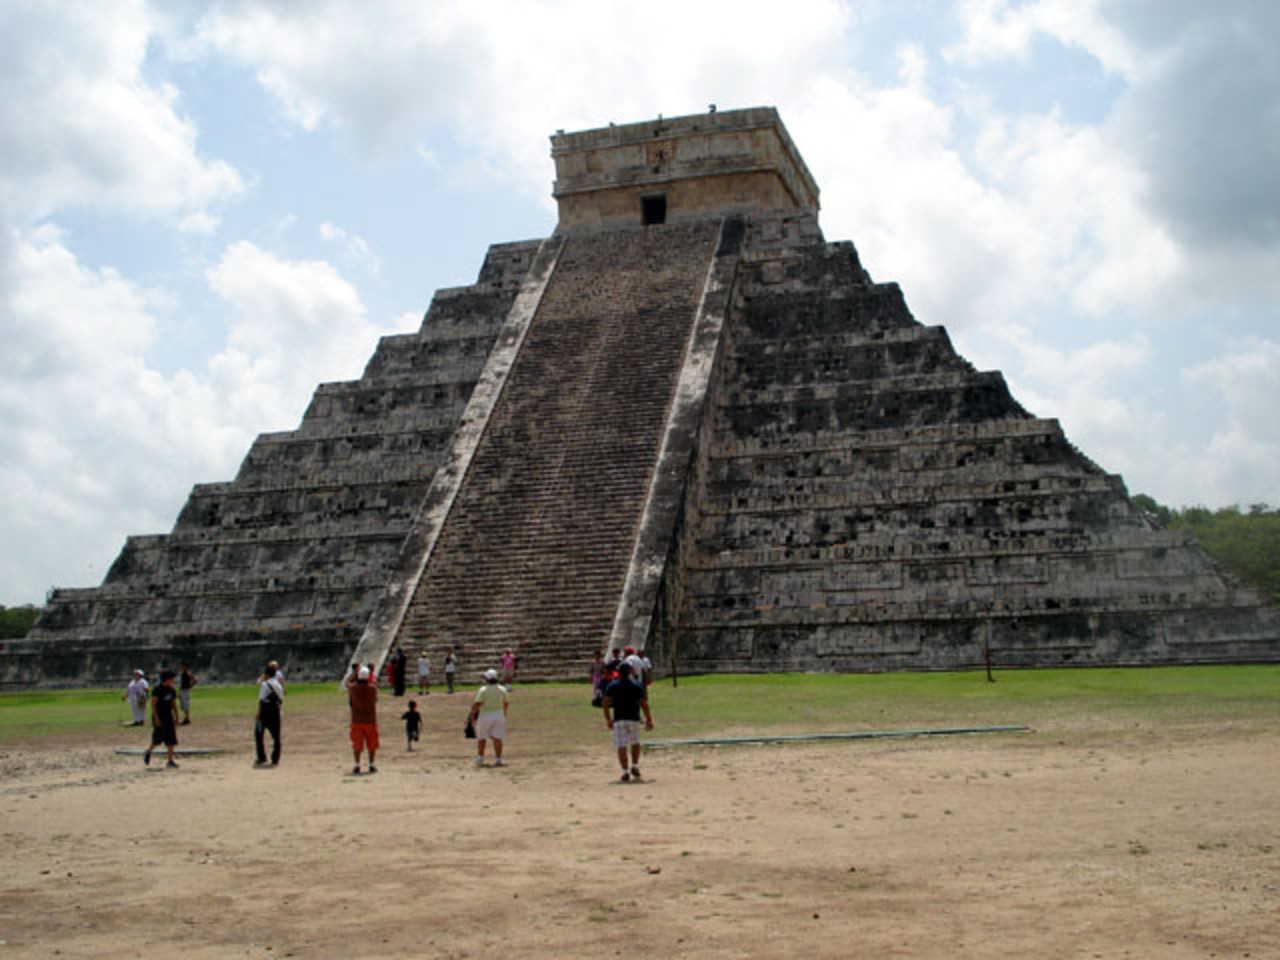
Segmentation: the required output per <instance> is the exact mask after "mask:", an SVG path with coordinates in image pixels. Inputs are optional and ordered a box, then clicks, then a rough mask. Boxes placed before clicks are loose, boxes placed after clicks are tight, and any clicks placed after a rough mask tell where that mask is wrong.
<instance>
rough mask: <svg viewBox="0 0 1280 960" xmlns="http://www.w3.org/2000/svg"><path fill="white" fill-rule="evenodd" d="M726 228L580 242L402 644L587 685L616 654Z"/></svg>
mask: <svg viewBox="0 0 1280 960" xmlns="http://www.w3.org/2000/svg"><path fill="white" fill-rule="evenodd" d="M719 228H720V224H719V221H717V220H702V221H697V222H691V223H683V224H667V225H663V226H651V227H633V228H623V229H617V230H611V231H607V232H600V233H579V234H571V235H569V236H568V237H567V238H566V239H565V242H564V247H563V249H562V251H561V252H560V254H559V260H558V262H557V264H556V267H555V272H554V274H553V275H552V277H551V279H550V282H549V283H548V285H547V287H546V290H545V293H544V294H543V296H542V300H541V303H540V305H539V307H538V310H537V313H536V315H535V316H534V319H533V321H532V323H531V325H530V326H529V329H528V333H527V335H526V337H525V340H524V343H523V345H522V347H521V349H520V352H519V356H518V359H517V360H516V362H515V365H514V367H513V368H512V370H511V372H510V375H509V378H508V380H507V383H506V386H505V388H504V389H503V392H502V395H501V398H500V400H499V401H498V404H497V407H496V409H495V410H494V411H493V413H492V415H491V416H490V418H489V422H488V424H487V425H486V427H485V431H484V434H483V437H482V438H481V440H480V443H479V446H478V447H477V449H476V451H475V454H474V458H473V459H472V461H471V465H470V468H469V471H468V473H467V475H466V477H465V480H464V482H463V484H462V486H461V489H460V490H459V492H458V494H457V497H456V499H455V501H454V503H453V506H452V509H451V511H450V512H449V514H448V518H447V520H446V521H445V523H444V527H443V529H442V530H441V532H440V534H439V539H438V542H437V543H436V546H435V549H434V550H433V552H432V554H431V556H430V559H429V561H428V564H427V567H426V570H425V572H424V573H423V575H422V577H421V579H420V580H419V582H418V585H417V589H416V593H415V595H414V599H413V601H412V603H411V604H410V606H409V608H408V611H407V613H406V615H405V617H404V620H403V622H402V624H401V627H400V630H399V633H398V635H397V642H398V643H400V644H401V645H402V646H404V647H405V648H406V649H420V648H426V649H428V650H429V651H430V652H431V654H432V655H433V659H434V660H435V662H437V663H439V662H440V659H441V654H442V652H443V649H444V647H445V646H446V645H452V646H453V647H455V649H456V650H457V652H458V654H459V656H460V658H461V660H462V662H463V664H464V666H465V669H466V671H467V675H468V676H474V674H475V673H478V672H479V671H481V670H483V669H484V668H486V667H488V666H493V665H496V663H497V658H498V656H499V654H500V653H501V651H502V650H504V649H505V648H507V647H511V648H512V649H514V650H515V651H516V653H517V655H518V656H519V659H520V668H521V672H522V673H527V674H529V675H534V676H539V677H544V678H545V677H558V676H572V677H577V676H579V675H585V672H586V670H587V666H588V664H589V662H590V659H591V656H592V654H593V653H594V652H595V651H597V650H600V649H602V648H603V647H604V645H605V644H606V643H607V641H608V638H609V633H610V629H611V627H612V625H613V620H614V616H615V613H616V610H617V607H618V602H619V597H620V595H621V593H622V587H623V583H624V580H625V579H626V576H627V569H628V564H629V562H630V560H631V556H632V550H633V546H634V543H635V539H636V535H637V530H638V528H639V525H640V521H641V513H642V510H643V508H644V504H645V498H646V495H647V492H648V490H649V485H650V480H651V478H652V476H653V471H654V463H655V461H656V459H657V456H658V451H659V447H660V444H661V442H662V437H663V429H664V426H665V424H666V420H667V415H668V411H669V409H670V407H671V404H672V397H673V392H674V387H675V384H676V382H677V379H678V377H679V375H680V370H681V363H682V360H683V358H684V354H685V350H686V346H687V343H688V340H689V337H690V331H691V329H692V326H693V322H694V320H695V317H696V316H697V314H698V308H699V302H700V298H701V296H702V293H703V288H704V283H705V281H706V277H707V273H708V267H709V265H710V263H711V260H712V257H713V254H714V252H715V248H716V242H717V238H718V236H719Z"/></svg>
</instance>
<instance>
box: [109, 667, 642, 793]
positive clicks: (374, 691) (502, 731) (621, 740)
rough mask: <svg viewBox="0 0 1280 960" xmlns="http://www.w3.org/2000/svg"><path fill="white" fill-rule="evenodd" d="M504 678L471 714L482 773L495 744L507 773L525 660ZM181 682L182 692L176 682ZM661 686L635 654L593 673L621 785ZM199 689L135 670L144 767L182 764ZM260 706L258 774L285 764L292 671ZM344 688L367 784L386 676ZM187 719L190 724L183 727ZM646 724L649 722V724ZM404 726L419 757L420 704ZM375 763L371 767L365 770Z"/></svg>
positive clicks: (400, 677) (266, 692)
mask: <svg viewBox="0 0 1280 960" xmlns="http://www.w3.org/2000/svg"><path fill="white" fill-rule="evenodd" d="M407 661H408V657H407V655H406V654H405V652H404V651H403V650H402V649H401V648H400V647H398V646H397V647H396V648H395V650H394V651H393V653H392V655H391V656H390V657H389V658H388V661H387V664H388V666H387V671H386V676H387V680H388V683H389V684H390V686H391V690H392V692H393V693H394V695H395V696H404V693H405V688H406V669H407ZM500 664H501V668H502V670H501V673H499V671H498V670H497V669H494V668H489V669H487V670H485V671H484V672H483V674H481V683H480V686H479V689H478V690H477V691H476V695H475V697H474V699H473V700H472V702H471V708H470V711H469V712H468V714H467V722H466V726H465V731H464V732H465V734H466V736H468V737H473V738H475V740H476V755H475V759H474V761H473V762H474V763H475V765H476V766H481V767H482V766H485V765H486V763H487V760H486V746H487V745H488V744H489V743H492V744H493V758H494V763H493V765H494V766H495V767H502V766H505V763H506V761H505V760H504V759H503V747H504V743H505V740H506V721H507V715H508V712H509V710H510V706H511V700H510V690H511V687H512V685H513V683H514V681H515V674H516V666H517V658H516V656H515V653H514V652H513V651H512V650H510V649H508V650H506V651H505V652H504V653H503V654H502V656H501V658H500ZM457 669H458V658H457V656H456V655H455V653H454V650H453V648H452V647H449V648H447V651H446V654H445V660H444V672H445V680H446V683H447V685H448V691H449V693H453V692H454V683H455V678H456V675H457ZM430 671H431V667H430V660H429V658H428V657H427V654H426V652H425V651H422V652H421V653H420V654H419V657H418V689H419V692H420V693H421V694H423V695H425V694H427V693H429V692H430V686H429V684H430ZM179 677H180V685H179V686H178V687H177V688H176V689H175V687H174V681H175V679H178V678H179ZM652 679H653V665H652V663H651V662H650V661H649V659H648V658H647V657H645V656H644V654H643V652H637V651H636V650H635V649H633V648H632V647H627V648H626V649H625V650H619V649H614V650H613V651H612V656H611V658H610V659H609V660H608V661H605V660H604V658H603V656H602V655H601V654H599V653H597V654H596V656H595V660H594V662H593V663H592V666H591V673H590V680H591V687H592V691H591V692H592V700H591V703H592V706H594V707H599V708H600V709H601V710H602V711H603V713H604V719H605V725H606V726H607V727H608V729H609V730H610V731H611V733H612V740H613V746H614V748H615V750H616V751H617V757H618V763H619V765H620V767H621V769H622V774H621V781H622V782H623V783H630V782H633V781H638V780H640V779H641V775H640V749H641V746H640V731H641V725H642V723H643V728H644V729H646V730H652V729H653V715H652V713H651V712H650V709H649V697H648V689H649V685H650V683H651V682H652ZM198 682H199V681H198V680H197V679H196V677H195V675H194V674H193V673H192V672H191V670H190V668H189V667H188V666H187V664H185V663H184V664H182V666H181V673H180V674H178V673H175V672H174V671H173V670H163V671H161V673H160V676H159V678H158V680H157V682H156V683H155V684H154V686H152V685H151V684H149V683H148V682H147V680H146V678H145V676H144V674H143V672H142V671H141V670H135V671H134V676H133V680H132V681H131V682H130V684H129V686H128V687H127V688H126V690H125V694H124V699H125V700H127V701H128V702H129V704H130V706H131V708H132V711H133V725H134V726H141V725H143V724H144V723H145V721H146V717H147V705H148V701H149V702H150V708H151V709H150V714H151V745H150V746H148V747H147V749H146V751H145V752H144V754H143V762H144V763H145V764H146V765H148V766H149V765H150V764H151V757H152V751H153V750H154V749H155V748H156V747H158V746H161V745H163V746H164V747H165V749H166V751H167V754H168V759H167V762H166V766H167V767H172V768H176V767H177V766H178V764H177V762H176V761H175V759H174V752H175V748H176V747H177V743H178V735H177V728H178V727H179V726H180V725H183V724H189V723H190V722H191V691H192V689H193V688H194V687H195V685H196V684H197V683H198ZM257 682H258V697H257V706H256V710H255V713H254V747H255V750H256V753H257V756H256V759H255V761H254V766H255V767H268V766H270V767H275V766H278V765H279V763H280V750H281V716H282V710H283V707H284V700H285V679H284V671H283V670H282V669H281V667H280V664H279V663H277V662H276V661H274V660H271V661H269V662H268V663H267V664H266V666H265V667H264V668H263V671H262V674H261V675H260V676H259V677H258V681H257ZM343 686H344V687H345V689H346V691H347V699H348V705H349V707H350V710H351V726H350V737H351V749H352V754H353V757H354V760H355V765H354V767H353V768H352V771H351V772H352V775H354V776H359V775H361V774H362V773H363V772H365V771H366V770H367V772H368V773H377V772H378V767H377V755H378V750H379V748H380V747H381V738H380V736H379V725H378V691H379V688H378V670H377V669H376V667H375V665H374V664H372V663H370V664H366V665H362V664H359V663H352V664H351V668H350V670H349V671H348V673H347V675H346V677H345V678H344V680H343ZM179 711H181V714H182V719H181V720H180V719H179ZM642 717H643V720H642ZM400 720H401V721H402V722H403V724H404V730H405V739H406V749H408V750H413V747H414V744H415V743H417V742H419V741H420V739H421V737H422V734H423V732H424V730H425V726H426V723H425V720H424V719H423V716H422V714H421V713H420V712H419V710H418V703H417V701H416V700H413V699H411V700H409V702H408V708H407V709H406V710H405V711H404V713H402V714H401V715H400ZM268 735H270V737H271V753H270V757H269V758H268V754H267V750H266V738H267V736H268ZM365 756H367V757H368V761H367V766H362V760H363V758H364V757H365Z"/></svg>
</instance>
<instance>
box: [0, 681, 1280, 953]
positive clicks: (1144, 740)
mask: <svg viewBox="0 0 1280 960" xmlns="http://www.w3.org/2000/svg"><path fill="white" fill-rule="evenodd" d="M536 696H538V694H537V691H536V690H529V691H517V693H516V708H514V712H513V717H512V725H511V732H510V737H509V739H510V760H511V764H510V766H509V767H507V768H505V769H503V770H495V769H483V770H477V769H475V768H474V767H473V766H472V765H471V764H470V762H469V754H468V751H469V745H468V744H467V743H466V742H465V741H463V740H462V739H461V737H460V736H459V735H457V734H456V732H455V730H454V727H455V726H456V724H455V723H454V722H453V720H454V719H455V718H454V716H453V715H454V714H456V713H458V712H459V710H460V709H462V710H464V709H465V705H464V704H463V703H462V702H461V701H460V700H458V699H456V698H455V700H453V701H451V702H449V703H448V704H447V705H446V701H445V699H444V698H443V697H440V696H438V695H437V696H433V697H432V698H429V701H430V702H429V703H428V719H429V731H428V736H427V741H426V743H425V749H423V750H421V751H420V752H414V753H406V752H405V751H404V744H403V741H402V739H401V738H400V736H399V735H398V732H397V731H398V729H399V727H398V725H397V724H395V723H384V737H385V747H386V749H384V751H383V754H382V756H381V757H380V763H379V766H380V768H381V772H380V773H379V774H377V775H376V776H372V777H370V776H363V777H359V778H354V777H351V776H350V775H349V772H350V771H349V768H350V755H349V753H348V752H347V751H346V750H345V741H344V730H345V727H344V720H345V718H344V710H343V709H342V705H341V704H340V703H337V702H335V705H334V708H333V709H332V710H331V711H330V710H327V709H326V710H323V711H321V712H319V713H316V714H314V715H312V716H310V717H308V718H307V720H306V722H305V723H303V722H299V720H298V718H291V717H289V716H288V714H287V712H286V720H285V734H286V749H285V756H284V762H283V763H282V765H281V767H280V768H279V769H276V770H255V769H253V768H252V766H251V760H252V754H251V745H250V742H249V737H248V736H247V731H246V730H245V726H246V723H244V722H235V723H231V722H225V721H224V722H220V723H211V724H208V725H204V726H202V725H200V724H199V723H197V724H196V725H194V726H192V727H189V728H184V729H183V733H184V741H185V742H186V743H188V744H191V745H200V746H221V747H224V748H226V752H224V753H222V754H220V755H218V756H215V757H210V758H205V759H190V760H185V761H184V762H183V764H182V768H181V769H180V770H176V771H165V770H163V769H162V768H161V769H158V770H150V771H148V770H144V769H143V767H142V764H141V761H140V760H139V759H137V758H136V757H122V756H117V755H115V754H114V753H112V752H111V749H110V748H111V747H112V746H115V745H128V744H130V743H135V744H136V743H137V742H138V741H140V740H141V739H142V738H141V737H140V736H139V734H137V733H136V732H134V731H127V730H126V731H123V732H119V733H117V732H116V731H110V732H108V733H104V734H103V735H102V736H101V737H95V738H92V739H91V740H90V741H88V742H85V741H84V740H81V741H78V742H77V743H76V744H75V745H71V744H68V743H66V742H59V741H52V740H46V741H41V742H39V743H36V744H29V745H25V746H23V745H18V746H14V747H10V748H6V749H3V750H0V764H2V765H3V770H4V778H3V782H2V783H0V824H2V825H3V829H2V831H0V833H2V834H3V835H2V837H0V840H2V845H0V941H3V943H0V960H3V958H5V957H24V958H25V957H46V956H49V957H51V956H60V957H134V956H139V957H159V956H170V955H173V954H174V951H175V950H176V951H178V954H179V955H182V956H184V957H188V958H206V957H208V958H212V957H229V956H251V957H290V956H291V957H347V956H358V957H397V958H401V957H408V956H432V957H484V958H491V957H498V956H513V957H532V958H551V957H557V958H560V957H613V956H630V955H634V954H635V952H636V950H635V948H634V947H633V946H632V945H633V944H635V943H637V942H638V943H640V944H642V945H643V946H642V948H641V949H642V950H643V952H644V953H646V954H652V955H656V956H660V957H682V956H697V957H711V958H720V957H725V958H727V957H775V956H776V957H782V956H787V957H792V956H797V955H799V956H809V957H851V956H863V957H877V958H883V957H912V958H946V960H956V958H962V957H975V958H986V957H1018V958H1030V957H1035V958H1058V957H1062V958H1068V957H1069V958H1077V957H1085V958H1089V957H1105V958H1114V957H1134V958H1152V957H1158V958H1171V960H1178V958H1192V957H1195V958H1200V957H1258V958H1262V957H1280V813H1278V812H1277V798H1278V797H1280V762H1278V761H1280V718H1276V719H1275V720H1267V719H1262V720H1257V719H1255V720H1250V721H1242V722H1240V723H1215V724H1205V723H1203V722H1197V721H1195V720H1188V722H1187V723H1186V724H1182V725H1176V726H1172V727H1170V726H1163V727H1160V728H1146V727H1141V726H1139V727H1134V726H1132V725H1129V726H1126V727H1124V728H1119V727H1114V728H1112V729H1096V728H1092V727H1089V725H1088V724H1087V722H1086V721H1084V720H1082V719H1081V718H1070V717H1068V718H1064V720H1063V721H1062V727H1061V729H1059V730H1055V729H1045V728H1044V727H1043V726H1041V727H1039V728H1038V729H1037V731H1036V732H1035V733H1033V734H1029V735H1000V736H990V737H957V738H949V739H945V740H942V739H937V740H908V741H879V742H851V743H823V744H815V745H795V744H792V745H786V746H776V747H732V748H692V749H680V750H667V751H661V752H658V751H655V752H653V753H651V754H650V755H648V756H647V757H646V759H645V776H646V779H645V782H644V783H642V784H639V785H626V786H624V785H621V784H617V783H615V782H614V777H615V770H614V768H613V766H612V762H611V758H610V755H609V754H610V750H609V746H608V742H607V740H606V733H605V731H604V729H603V724H600V725H599V729H598V730H596V732H595V733H594V734H593V735H592V737H594V738H593V739H592V738H590V737H589V738H588V739H589V742H586V743H583V744H582V745H580V746H577V747H572V748H570V749H567V750H566V749H564V748H563V746H562V745H561V744H562V740H561V739H558V738H556V737H550V738H544V737H541V735H540V733H539V731H537V730H533V729H528V728H527V727H526V728H524V729H522V727H521V723H520V711H519V709H518V708H519V706H520V698H521V697H536ZM335 699H336V698H335ZM389 712H390V711H384V715H386V714H387V713H389ZM396 712H397V713H398V709H397V710H396ZM660 717H661V715H660V714H659V718H660ZM593 729H594V725H593Z"/></svg>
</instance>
